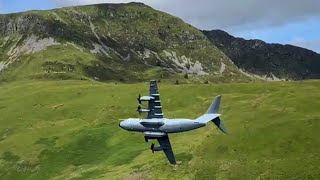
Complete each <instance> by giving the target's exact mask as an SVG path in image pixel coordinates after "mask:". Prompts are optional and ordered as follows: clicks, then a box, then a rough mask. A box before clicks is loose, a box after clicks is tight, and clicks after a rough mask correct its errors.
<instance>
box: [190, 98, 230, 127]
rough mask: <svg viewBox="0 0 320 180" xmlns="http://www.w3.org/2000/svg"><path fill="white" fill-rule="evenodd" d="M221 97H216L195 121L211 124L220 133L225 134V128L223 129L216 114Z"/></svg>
mask: <svg viewBox="0 0 320 180" xmlns="http://www.w3.org/2000/svg"><path fill="white" fill-rule="evenodd" d="M220 101H221V95H219V96H217V97H216V98H215V99H214V101H213V102H212V104H211V106H210V107H209V109H208V111H207V112H206V113H205V114H204V115H202V116H200V117H198V118H197V119H196V121H198V122H199V123H203V124H207V123H208V122H209V121H211V122H213V123H214V124H215V125H216V126H217V127H218V128H219V129H220V130H221V131H222V132H224V133H227V130H226V128H225V127H224V125H223V123H222V121H221V119H220V117H219V116H220V114H219V113H218V111H219V107H220Z"/></svg>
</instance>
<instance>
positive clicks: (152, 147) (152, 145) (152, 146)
mask: <svg viewBox="0 0 320 180" xmlns="http://www.w3.org/2000/svg"><path fill="white" fill-rule="evenodd" d="M150 149H151V151H152V153H153V154H154V144H153V143H152V144H151V147H150Z"/></svg>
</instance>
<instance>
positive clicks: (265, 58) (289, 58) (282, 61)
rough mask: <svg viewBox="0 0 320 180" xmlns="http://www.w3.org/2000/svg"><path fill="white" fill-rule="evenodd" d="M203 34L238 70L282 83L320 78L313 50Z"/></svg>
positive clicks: (214, 32) (317, 56)
mask: <svg viewBox="0 0 320 180" xmlns="http://www.w3.org/2000/svg"><path fill="white" fill-rule="evenodd" d="M202 32H203V33H204V34H205V35H206V36H207V37H208V39H209V40H210V41H211V42H212V43H213V44H214V45H216V46H217V47H218V48H219V49H221V50H222V51H223V52H224V53H225V54H226V55H227V56H228V57H229V58H230V59H231V60H232V61H233V62H234V63H235V64H236V65H237V67H238V68H240V69H243V70H245V71H246V72H249V73H251V74H254V75H260V76H264V77H265V78H270V77H271V78H272V79H273V78H274V77H275V78H277V79H282V80H288V79H289V80H300V79H319V78H320V54H318V53H316V52H314V51H312V50H309V49H306V48H302V47H297V46H294V45H290V44H285V45H283V44H279V43H266V42H264V41H262V40H259V39H249V40H246V39H244V38H238V37H234V36H232V35H230V34H229V33H227V32H225V31H223V30H211V31H207V30H203V31H202Z"/></svg>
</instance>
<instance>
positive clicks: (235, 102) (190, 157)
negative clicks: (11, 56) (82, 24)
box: [0, 81, 320, 179]
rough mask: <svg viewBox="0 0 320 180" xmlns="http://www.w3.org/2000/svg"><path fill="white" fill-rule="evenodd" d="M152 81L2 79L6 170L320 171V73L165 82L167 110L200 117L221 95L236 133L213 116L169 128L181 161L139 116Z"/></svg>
mask: <svg viewBox="0 0 320 180" xmlns="http://www.w3.org/2000/svg"><path fill="white" fill-rule="evenodd" d="M148 88H149V84H148V83H138V84H115V83H99V82H93V81H22V82H12V83H6V84H1V86H0V179H89V178H90V179H317V178H320V166H319V165H320V158H319V149H320V139H319V137H320V131H319V129H320V91H319V88H320V81H299V82H274V83H271V82H268V83H266V82H259V83H233V84H181V85H173V84H164V83H160V84H159V91H160V94H161V97H160V98H161V100H162V106H163V111H164V113H165V117H170V118H175V117H186V118H196V117H198V116H200V115H202V114H203V113H204V112H205V111H206V110H207V108H208V106H209V105H210V104H211V102H212V100H213V98H214V97H215V96H216V95H218V94H221V95H222V104H221V109H220V113H221V114H222V116H221V119H223V121H224V124H225V126H226V127H227V129H228V131H229V134H222V133H221V132H220V131H218V129H217V128H216V127H215V126H214V125H213V124H211V123H210V124H208V125H207V126H206V127H204V128H201V129H198V130H194V131H190V132H186V133H180V134H172V135H170V138H171V143H172V147H173V151H174V153H175V155H176V159H177V161H178V165H176V166H171V165H169V164H168V162H167V159H166V158H165V155H164V154H163V153H162V152H160V153H155V154H152V153H151V152H150V150H149V147H150V144H151V143H149V144H148V143H145V142H144V139H143V134H140V133H132V132H127V131H124V130H122V129H120V128H119V127H118V123H119V120H118V119H121V118H128V117H139V115H138V114H137V112H136V106H137V102H136V96H137V95H138V94H139V93H141V94H147V93H148Z"/></svg>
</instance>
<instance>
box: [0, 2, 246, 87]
mask: <svg viewBox="0 0 320 180" xmlns="http://www.w3.org/2000/svg"><path fill="white" fill-rule="evenodd" d="M0 47H1V49H0V63H1V64H0V70H2V71H1V74H2V76H5V77H6V78H9V79H10V78H11V79H20V78H62V79H70V78H76V79H79V78H80V79H83V78H85V79H87V78H90V79H95V80H101V81H105V80H124V81H126V80H127V81H129V80H145V79H149V78H170V77H172V76H174V77H177V76H179V77H182V76H183V75H184V74H185V73H188V74H192V75H194V77H203V76H207V77H211V78H212V79H215V80H219V79H220V80H221V81H233V80H243V79H246V78H245V76H244V75H242V74H241V73H240V72H239V70H238V69H237V68H236V66H235V65H234V64H233V63H232V62H231V61H230V59H229V58H228V57H227V56H226V55H225V54H224V53H223V52H222V51H221V50H219V49H218V48H217V47H216V46H215V45H213V44H212V43H211V42H210V41H209V40H208V39H207V38H206V36H204V35H203V33H201V31H199V30H197V29H196V28H194V27H192V26H190V25H189V24H186V23H184V22H183V21H182V20H181V19H178V18H176V17H173V16H171V15H168V14H166V13H162V12H159V11H156V10H154V9H152V8H150V7H148V6H146V5H144V4H141V3H129V4H100V5H90V6H81V7H68V8H62V9H56V10H51V11H30V12H24V13H17V14H9V15H1V16H0ZM180 74H181V75H180Z"/></svg>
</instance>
